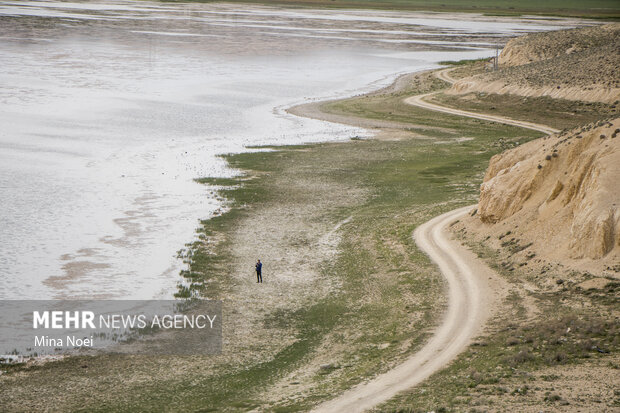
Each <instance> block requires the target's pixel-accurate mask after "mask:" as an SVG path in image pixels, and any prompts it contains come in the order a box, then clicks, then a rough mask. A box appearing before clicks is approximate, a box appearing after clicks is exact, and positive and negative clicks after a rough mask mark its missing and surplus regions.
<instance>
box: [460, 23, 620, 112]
mask: <svg viewBox="0 0 620 413" xmlns="http://www.w3.org/2000/svg"><path fill="white" fill-rule="evenodd" d="M619 50H620V23H612V24H607V25H603V26H596V27H586V28H578V29H570V30H560V31H554V32H546V33H534V34H528V35H525V36H522V37H518V38H516V39H512V40H510V41H509V42H508V43H507V44H506V47H504V49H503V50H502V53H501V55H500V56H499V67H500V70H498V71H493V72H486V73H481V74H478V75H475V76H471V77H467V78H464V79H460V80H459V81H458V82H456V83H455V84H454V85H453V87H452V88H451V90H450V91H449V92H448V93H451V94H465V93H470V92H486V93H502V94H505V93H508V94H514V95H519V96H549V97H553V98H560V99H569V100H579V101H587V102H604V103H610V104H617V101H618V100H620V71H619V69H618V68H619V67H620V52H619Z"/></svg>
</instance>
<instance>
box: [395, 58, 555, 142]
mask: <svg viewBox="0 0 620 413" xmlns="http://www.w3.org/2000/svg"><path fill="white" fill-rule="evenodd" d="M450 70H451V69H444V70H440V71H438V72H435V76H437V78H439V79H441V80H444V81H446V82H448V83H454V79H453V78H452V77H451V76H450V75H449V72H450ZM436 93H440V92H432V93H426V94H424V95H417V96H411V97H408V98H405V99H404V102H405V103H407V104H408V105H413V106H418V107H420V108H424V109H429V110H434V111H437V112H443V113H450V114H452V115H459V116H466V117H468V118H476V119H482V120H488V121H491V122H498V123H503V124H506V125H513V126H519V127H521V128H526V129H533V130H537V131H540V132H543V133H547V134H552V133H557V132H559V130H557V129H553V128H550V127H549V126H546V125H541V124H538V123H532V122H526V121H521V120H515V119H510V118H505V117H503V116H495V115H487V114H483V113H474V112H468V111H465V110H460V109H453V108H448V107H445V106H439V105H437V104H434V103H430V102H427V101H426V100H425V99H426V98H428V97H429V96H432V95H434V94H436Z"/></svg>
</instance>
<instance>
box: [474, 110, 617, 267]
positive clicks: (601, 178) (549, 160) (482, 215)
mask: <svg viewBox="0 0 620 413" xmlns="http://www.w3.org/2000/svg"><path fill="white" fill-rule="evenodd" d="M619 206H620V118H616V119H614V120H613V121H610V122H598V123H596V124H590V125H586V126H584V127H580V128H577V129H574V130H571V131H568V132H563V133H559V134H556V135H551V136H548V137H545V138H540V139H537V140H534V141H531V142H529V143H526V144H524V145H521V146H519V147H517V148H514V149H511V150H508V151H506V152H504V153H501V154H499V155H496V156H494V157H493V158H492V159H491V162H490V164H489V168H488V170H487V172H486V176H485V177H484V182H483V184H482V186H481V191H480V202H479V205H478V216H479V219H480V220H481V221H482V223H483V227H486V230H488V231H491V232H493V230H494V229H495V230H497V229H498V228H500V226H499V225H498V224H499V223H501V224H502V225H501V231H505V230H506V229H508V230H510V229H512V231H513V232H518V233H519V234H521V235H522V237H523V238H524V239H527V240H529V241H530V242H532V243H533V248H534V249H536V250H537V251H538V252H540V253H542V254H543V255H545V256H547V257H551V258H553V259H555V260H559V261H562V260H565V259H569V260H571V259H572V260H600V259H604V260H605V262H609V263H610V264H613V263H614V262H616V263H620V209H619Z"/></svg>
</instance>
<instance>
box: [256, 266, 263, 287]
mask: <svg viewBox="0 0 620 413" xmlns="http://www.w3.org/2000/svg"><path fill="white" fill-rule="evenodd" d="M262 270H263V263H261V262H258V263H256V282H257V283H262V282H263V274H262Z"/></svg>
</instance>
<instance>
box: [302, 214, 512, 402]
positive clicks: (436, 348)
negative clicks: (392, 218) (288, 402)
mask: <svg viewBox="0 0 620 413" xmlns="http://www.w3.org/2000/svg"><path fill="white" fill-rule="evenodd" d="M471 209H472V207H471V206H469V207H464V208H460V209H457V210H454V211H450V212H448V213H446V214H443V215H440V216H438V217H436V218H434V219H432V220H430V221H428V222H427V223H425V224H423V225H421V226H420V227H418V229H416V231H415V232H414V238H415V241H416V243H417V244H418V246H419V247H420V248H421V249H422V250H423V251H424V252H426V253H427V254H428V255H429V256H430V257H431V259H432V260H433V261H434V262H435V263H437V265H438V266H439V268H440V269H441V272H442V273H443V274H444V276H445V278H446V280H447V282H448V289H449V307H448V311H447V313H446V314H445V316H444V320H443V322H442V324H441V325H440V326H439V328H438V329H437V331H435V334H434V335H433V337H432V338H431V339H430V341H429V342H428V343H426V345H425V346H424V347H423V348H422V349H421V350H420V351H419V352H417V353H416V354H414V355H413V356H412V357H410V358H409V359H408V360H407V361H405V362H404V363H402V364H401V365H399V366H398V367H396V368H395V369H393V370H390V371H389V372H387V373H385V374H383V375H380V376H379V377H377V378H375V379H373V380H371V381H370V382H367V383H362V384H360V385H358V386H355V387H353V388H352V389H350V390H348V391H347V392H345V393H344V394H342V395H341V396H339V397H338V398H336V399H333V400H330V401H328V402H326V403H324V404H322V405H320V406H318V407H317V408H316V409H315V410H314V411H315V412H322V413H324V412H334V413H336V412H359V411H364V410H367V409H369V408H371V407H373V406H375V405H377V404H379V403H381V402H384V401H386V400H388V399H390V398H392V397H393V396H395V395H396V394H397V393H399V392H401V391H403V390H406V389H409V388H411V387H412V386H415V385H416V384H418V383H420V382H422V381H423V380H425V379H426V378H428V377H429V376H430V375H431V374H433V373H434V372H436V371H437V370H439V369H441V368H442V367H444V366H445V365H446V364H447V363H449V362H450V361H451V360H453V359H454V358H455V357H456V356H457V355H458V354H459V353H460V352H461V351H462V350H463V349H465V347H466V346H467V345H468V344H469V343H470V340H471V339H472V338H473V337H474V336H475V335H476V334H477V333H479V332H480V329H481V327H482V326H483V325H484V322H485V320H486V319H487V316H488V314H489V309H490V308H493V307H494V303H493V302H494V301H495V300H498V299H499V297H501V296H502V294H497V292H498V291H501V290H502V285H501V280H499V279H498V277H497V276H496V275H495V273H494V272H493V271H492V270H491V269H489V268H488V267H486V265H484V264H482V263H480V261H479V260H477V258H476V257H475V255H474V254H473V253H472V252H470V251H469V250H467V249H466V248H464V247H463V246H462V245H460V244H459V243H458V242H457V241H453V240H451V239H450V236H449V235H448V233H447V231H446V229H447V227H448V225H449V224H451V223H452V222H454V221H455V220H457V219H458V218H459V217H461V216H463V215H466V214H467V213H468V212H469V211H470V210H471ZM489 289H492V290H493V293H489V292H487V290H489ZM492 301H493V302H492Z"/></svg>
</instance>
